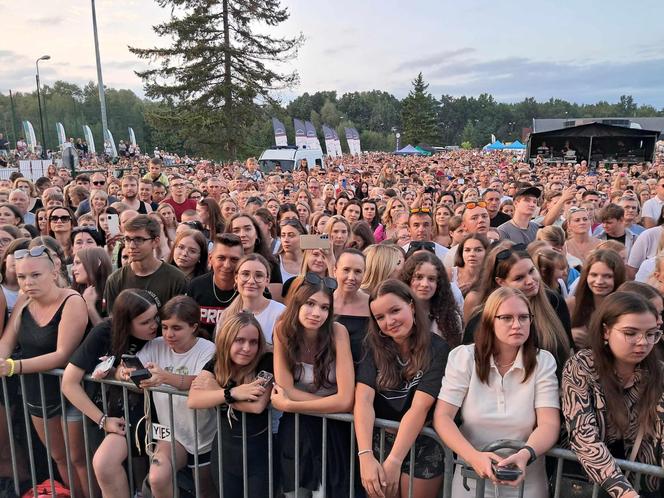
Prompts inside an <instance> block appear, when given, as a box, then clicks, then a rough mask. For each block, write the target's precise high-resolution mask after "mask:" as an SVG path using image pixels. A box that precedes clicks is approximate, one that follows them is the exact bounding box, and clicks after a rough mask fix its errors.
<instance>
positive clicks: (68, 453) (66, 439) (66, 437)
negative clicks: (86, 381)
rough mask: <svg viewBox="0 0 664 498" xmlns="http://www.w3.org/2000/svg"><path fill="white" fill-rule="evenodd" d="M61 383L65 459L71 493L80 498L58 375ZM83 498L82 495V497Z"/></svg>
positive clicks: (43, 400) (63, 398)
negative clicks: (74, 476)
mask: <svg viewBox="0 0 664 498" xmlns="http://www.w3.org/2000/svg"><path fill="white" fill-rule="evenodd" d="M58 381H59V383H60V406H61V407H62V417H61V420H62V435H63V436H64V443H65V459H66V460H67V478H68V479H69V488H70V490H69V491H70V493H71V495H72V497H73V498H79V497H78V496H76V491H75V489H74V480H73V474H72V470H71V468H72V461H71V449H70V448H69V424H68V423H67V409H66V406H67V404H66V403H65V395H64V394H63V393H62V377H58ZM45 403H46V400H45V399H43V398H42V406H43V405H44V404H45ZM81 498H82V497H81Z"/></svg>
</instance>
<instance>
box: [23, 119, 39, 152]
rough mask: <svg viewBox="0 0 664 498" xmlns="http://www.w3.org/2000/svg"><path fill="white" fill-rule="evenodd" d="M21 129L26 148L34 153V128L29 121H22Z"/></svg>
mask: <svg viewBox="0 0 664 498" xmlns="http://www.w3.org/2000/svg"><path fill="white" fill-rule="evenodd" d="M23 131H24V133H25V141H26V142H28V150H29V151H30V152H33V153H34V152H35V147H36V146H37V138H36V137H35V129H34V128H33V127H32V123H31V122H30V121H23Z"/></svg>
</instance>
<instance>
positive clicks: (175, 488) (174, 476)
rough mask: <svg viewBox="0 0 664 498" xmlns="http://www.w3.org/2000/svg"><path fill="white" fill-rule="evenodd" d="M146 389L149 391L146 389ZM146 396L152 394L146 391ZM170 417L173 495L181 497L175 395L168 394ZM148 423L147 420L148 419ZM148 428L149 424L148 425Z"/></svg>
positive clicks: (176, 497) (149, 436)
mask: <svg viewBox="0 0 664 498" xmlns="http://www.w3.org/2000/svg"><path fill="white" fill-rule="evenodd" d="M144 391H148V390H147V389H145V390H144ZM144 395H145V396H150V393H149V392H144ZM168 417H169V420H170V421H171V462H173V463H172V464H171V479H172V480H173V496H174V497H175V498H179V497H180V487H179V486H178V472H177V469H176V465H177V460H176V459H175V444H176V443H175V418H174V417H173V395H172V394H171V393H169V394H168ZM146 424H147V421H146ZM146 430H147V425H146ZM148 438H152V434H150V435H148Z"/></svg>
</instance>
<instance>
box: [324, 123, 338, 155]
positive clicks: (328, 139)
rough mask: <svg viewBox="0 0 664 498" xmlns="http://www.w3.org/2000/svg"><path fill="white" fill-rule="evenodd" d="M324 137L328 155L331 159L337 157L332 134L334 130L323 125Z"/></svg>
mask: <svg viewBox="0 0 664 498" xmlns="http://www.w3.org/2000/svg"><path fill="white" fill-rule="evenodd" d="M323 136H324V137H325V150H326V151H327V155H328V156H330V157H334V156H336V153H335V148H334V134H333V133H332V129H331V128H330V127H329V126H327V125H323Z"/></svg>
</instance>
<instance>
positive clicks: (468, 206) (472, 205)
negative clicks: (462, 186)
mask: <svg viewBox="0 0 664 498" xmlns="http://www.w3.org/2000/svg"><path fill="white" fill-rule="evenodd" d="M465 206H466V209H475V208H476V207H481V208H485V207H486V202H484V201H470V202H466V203H465Z"/></svg>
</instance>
